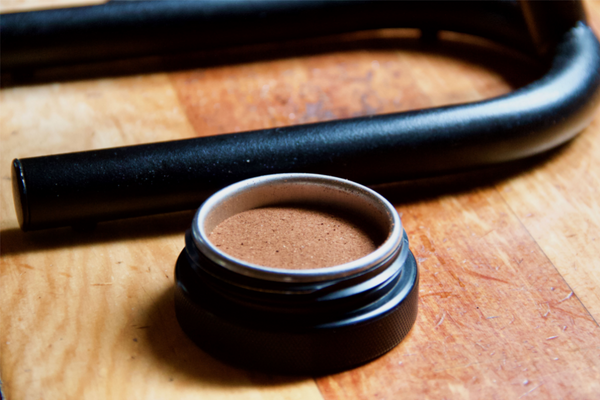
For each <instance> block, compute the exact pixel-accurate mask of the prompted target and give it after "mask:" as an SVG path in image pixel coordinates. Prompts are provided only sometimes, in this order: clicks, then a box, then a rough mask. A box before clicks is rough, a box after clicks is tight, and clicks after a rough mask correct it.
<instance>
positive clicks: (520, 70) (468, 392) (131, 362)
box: [0, 2, 600, 400]
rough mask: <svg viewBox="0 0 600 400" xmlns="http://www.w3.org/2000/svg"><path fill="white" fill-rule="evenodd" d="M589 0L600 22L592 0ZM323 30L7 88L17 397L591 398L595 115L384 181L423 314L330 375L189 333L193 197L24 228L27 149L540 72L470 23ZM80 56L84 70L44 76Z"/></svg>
mask: <svg viewBox="0 0 600 400" xmlns="http://www.w3.org/2000/svg"><path fill="white" fill-rule="evenodd" d="M4 4H8V6H10V3H3V7H4V8H3V9H4V10H6V9H7V6H4ZM32 4H34V5H35V4H38V5H39V4H40V3H30V4H27V5H26V6H27V7H31V6H32ZM587 7H588V11H589V12H590V14H591V17H592V24H593V26H594V27H595V28H597V27H598V21H600V6H599V3H598V2H589V3H587ZM8 9H10V7H9V8H8ZM317 44H318V45H319V46H320V47H319V49H320V51H318V52H312V53H311V52H310V51H305V50H303V49H305V48H306V46H307V44H306V43H303V44H301V45H300V46H299V47H298V49H299V52H300V53H303V54H302V55H301V56H292V55H289V54H288V53H287V52H286V53H285V54H286V56H285V57H282V58H275V59H271V58H268V57H265V59H261V57H256V59H250V60H248V59H246V58H244V61H243V62H239V60H238V62H231V63H227V64H226V65H212V66H206V65H205V66H204V67H201V68H191V67H186V68H185V69H179V70H176V71H172V72H169V73H162V72H148V73H144V74H141V75H139V74H138V75H135V74H133V75H132V74H128V75H123V76H115V77H106V76H101V75H100V76H97V75H95V74H94V73H89V76H87V77H86V71H83V72H82V71H81V70H75V71H74V72H73V71H67V72H66V73H65V72H64V71H60V70H58V71H57V70H53V71H50V72H48V73H47V76H46V82H40V83H35V84H30V85H21V86H18V85H17V86H13V87H7V88H4V89H2V90H1V91H0V101H1V107H0V124H1V125H0V129H1V131H0V135H1V136H0V137H1V143H2V145H1V146H0V155H1V160H0V171H1V174H2V181H1V185H2V186H1V188H2V191H1V194H0V199H1V214H0V216H1V228H0V229H1V231H0V233H1V246H2V247H1V253H2V254H1V257H2V260H1V266H0V268H1V269H0V302H1V311H0V316H1V320H0V324H1V325H0V326H1V327H2V328H1V329H0V373H1V375H0V377H1V380H2V390H3V392H4V394H5V395H6V397H7V398H8V399H21V398H24V399H29V398H35V399H37V398H44V399H54V398H57V399H63V398H77V399H97V398H116V399H119V398H128V399H129V398H198V397H201V398H209V399H226V398H255V399H269V398H287V399H296V398H297V399H327V400H329V399H342V398H419V399H420V398H492V399H493V398H499V399H504V398H544V399H545V398H575V399H586V398H589V399H592V398H595V397H597V394H598V393H600V340H599V334H598V324H597V322H596V321H597V320H598V318H599V317H600V298H599V296H600V295H599V294H598V293H599V291H598V289H597V288H598V287H599V286H600V264H599V261H598V260H600V212H599V211H600V202H599V200H598V199H599V198H600V196H598V188H599V187H600V185H599V183H600V182H599V181H600V148H599V147H600V145H598V143H599V141H600V117H599V118H596V120H595V121H594V122H593V124H592V126H591V127H590V128H588V129H586V130H585V131H584V132H583V133H582V135H581V136H580V137H579V138H577V139H576V140H574V141H573V142H572V143H570V144H568V145H566V146H564V147H563V148H561V149H559V150H557V151H555V152H553V153H551V154H549V155H547V156H544V157H541V158H539V159H536V160H533V161H529V162H526V163H523V164H520V165H518V166H516V167H512V169H510V170H505V169H502V170H500V171H491V172H483V173H473V174H464V175H459V176H455V177H450V178H443V179H431V180H423V181H418V182H412V183H396V184H389V185H382V186H379V187H377V188H376V189H377V190H379V191H380V192H381V193H382V194H384V195H385V196H386V197H388V198H389V199H390V200H391V201H392V202H393V203H394V204H395V205H396V206H397V209H398V211H399V212H400V213H401V215H402V220H403V224H404V227H405V229H406V231H407V233H408V235H409V238H410V242H411V249H412V250H413V252H414V254H415V256H416V258H417V260H418V263H419V268H420V273H421V286H420V302H419V307H420V308H419V316H418V318H417V322H416V325H415V327H414V328H413V330H412V331H411V333H410V334H409V336H408V337H407V338H406V339H405V340H404V342H403V343H402V344H401V345H399V346H398V347H397V348H395V349H394V350H393V351H391V352H390V353H388V354H387V355H385V356H384V357H381V358H379V359H378V360H375V361H373V362H371V363H369V364H367V365H365V366H362V367H360V368H356V369H354V370H351V371H347V372H344V373H340V374H336V375H332V376H326V377H318V378H316V379H315V378H309V377H279V376H270V375H264V374H260V373H256V372H252V371H244V370H239V369H236V368H233V367H230V366H228V365H225V364H223V363H221V362H219V361H217V360H215V359H213V358H211V357H209V356H208V355H206V354H205V353H203V352H202V351H201V350H199V349H197V348H196V347H195V346H194V345H193V344H192V343H191V342H190V341H189V340H188V339H187V338H186V337H185V335H184V334H183V333H182V332H181V330H180V329H179V327H178V325H177V322H176V320H175V316H174V308H173V300H172V296H173V290H172V288H173V268H174V263H175V259H176V257H177V255H178V253H179V252H180V251H181V249H182V247H183V233H184V231H185V229H186V228H187V227H188V226H189V224H190V222H191V218H192V215H193V212H192V211H190V212H182V213H176V214H170V215H161V216H155V217H146V218H137V219H132V220H125V221H116V222H109V223H104V224H99V225H98V227H97V228H96V229H95V230H93V231H87V232H81V231H74V230H72V229H70V228H64V229H55V230H48V231H41V232H33V233H28V234H23V233H21V232H20V231H19V230H18V227H17V222H16V218H15V214H14V208H13V205H12V194H11V185H10V169H9V167H10V161H11V160H12V158H15V157H28V156H36V155H44V154H52V153H61V152H69V151H80V150H88V149H96V148H103V147H110V146H119V145H130V144H137V143H147V142H154V141H160V140H171V139H180V138H189V137H195V136H205V135H213V134H222V133H228V132H237V131H244V130H249V129H257V128H266V127H275V126H285V125H289V124H294V123H306V122H315V121H323V120H330V119H335V118H346V117H352V116H360V115H372V114H377V113H385V112H394V111H404V110H411V109H417V108H422V107H430V106H437V105H442V104H454V103H460V102H465V101H473V100H478V99H482V98H488V97H491V96H495V95H499V94H503V93H506V92H509V91H510V90H512V89H514V88H516V87H519V86H522V85H524V84H526V83H527V82H529V81H531V80H532V79H534V78H535V76H536V71H535V70H534V69H533V67H532V66H531V65H529V64H527V63H526V62H525V61H524V60H523V59H521V58H519V57H518V56H517V55H512V54H506V53H499V52H498V50H497V49H495V48H490V47H489V46H488V45H487V44H485V43H482V42H480V41H477V40H472V39H469V38H465V37H462V36H459V35H449V34H448V35H445V37H444V46H443V47H438V46H436V45H432V44H423V43H420V42H419V41H418V40H416V33H415V32H413V31H395V30H386V31H380V32H376V33H373V34H359V35H347V36H344V37H343V38H341V39H340V38H338V39H335V40H327V41H324V42H323V41H322V42H318V43H317ZM252 51H257V52H259V53H260V52H265V54H266V52H268V51H273V49H267V50H265V49H264V48H258V49H252ZM239 52H241V53H244V52H246V53H247V52H248V50H243V49H242V50H239ZM246 53H244V54H246ZM236 56H239V54H236V53H235V52H234V54H228V55H227V57H232V58H231V59H232V60H233V61H235V60H236ZM194 57H198V58H197V59H198V60H200V63H203V61H202V60H203V58H202V57H203V56H202V55H200V56H194ZM227 57H225V58H226V59H227ZM244 57H245V55H244ZM242 58H243V57H242ZM267 58H268V59H267ZM194 59H196V58H194ZM152 62H153V60H145V61H144V62H143V63H142V64H143V67H145V66H147V64H148V63H149V64H150V65H152ZM132 64H133V68H129V64H127V66H128V68H129V69H127V71H128V72H129V71H130V70H134V71H135V67H136V66H138V65H139V64H136V62H132ZM123 65H124V64H122V63H121V64H118V65H116V66H115V65H111V66H110V67H111V68H112V69H111V71H113V70H117V71H118V70H119V68H122V67H123ZM102 68H104V66H102ZM150 69H151V68H150ZM71 72H73V75H74V76H78V79H76V80H74V79H71V80H69V79H67V80H65V79H62V80H54V79H48V76H50V77H52V76H53V75H52V74H55V75H56V76H57V77H61V76H63V77H64V75H68V74H69V73H71ZM88 72H89V71H88ZM92 72H93V71H92ZM61 74H62V75H61Z"/></svg>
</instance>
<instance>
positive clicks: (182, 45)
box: [0, 0, 533, 72]
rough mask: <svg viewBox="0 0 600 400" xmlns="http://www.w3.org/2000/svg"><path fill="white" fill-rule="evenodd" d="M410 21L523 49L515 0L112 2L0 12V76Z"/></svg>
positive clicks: (526, 42)
mask: <svg viewBox="0 0 600 400" xmlns="http://www.w3.org/2000/svg"><path fill="white" fill-rule="evenodd" d="M390 27H392V28H393V27H412V28H422V29H444V30H451V31H459V32H463V31H464V32H468V33H471V34H474V35H478V36H482V37H487V38H489V39H492V40H495V41H499V42H504V43H506V44H508V45H510V46H513V47H518V48H520V49H522V50H525V51H529V50H531V49H532V48H533V43H532V41H531V40H530V39H529V35H528V32H527V26H526V23H525V20H524V18H523V15H522V13H521V9H520V7H519V6H518V4H517V3H516V2H515V1H506V0H504V1H498V0H496V1H485V2H461V1H458V2H448V1H426V2H423V1H383V2H380V1H374V2H373V1H337V0H319V1H316V0H313V1H311V0H303V1H274V0H253V1H244V0H238V1H234V0H227V1H223V0H201V1H190V0H188V1H169V0H160V1H111V2H108V3H106V4H102V5H96V6H89V7H77V8H65V9H54V10H45V11H36V12H25V13H12V14H4V15H3V16H2V24H1V26H0V36H1V37H2V57H1V60H0V63H1V69H2V71H3V72H11V71H16V72H19V71H23V69H35V68H39V67H44V66H51V65H65V64H72V63H84V62H93V61H103V60H108V59H115V58H123V57H136V56H145V55H150V54H165V53H174V52H182V51H190V50H195V49H196V50H197V49H212V48H220V47H225V46H232V45H243V44H251V43H259V42H272V41H280V40H286V39H296V38H307V37H315V36H322V35H328V34H335V33H343V32H350V31H358V30H366V29H377V28H390Z"/></svg>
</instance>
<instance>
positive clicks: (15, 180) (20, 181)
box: [12, 158, 29, 231]
mask: <svg viewBox="0 0 600 400" xmlns="http://www.w3.org/2000/svg"><path fill="white" fill-rule="evenodd" d="M12 187H13V200H14V202H15V211H16V213H17V221H19V226H20V227H21V230H23V231H27V229H28V226H29V201H28V198H27V185H26V184H25V175H24V173H23V166H22V165H21V161H20V160H19V159H18V158H15V159H14V160H13V163H12Z"/></svg>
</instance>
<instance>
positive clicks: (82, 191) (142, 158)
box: [3, 2, 600, 230]
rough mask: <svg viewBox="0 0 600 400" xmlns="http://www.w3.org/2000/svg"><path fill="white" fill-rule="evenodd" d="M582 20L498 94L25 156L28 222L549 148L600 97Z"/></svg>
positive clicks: (18, 196)
mask: <svg viewBox="0 0 600 400" xmlns="http://www.w3.org/2000/svg"><path fill="white" fill-rule="evenodd" d="M469 3H470V2H469ZM534 20H535V19H534ZM3 22H4V20H3ZM574 24H575V26H574V27H572V28H569V29H567V30H566V31H565V32H564V33H563V34H562V35H561V36H560V40H559V42H558V44H557V45H556V46H554V47H553V49H554V50H553V51H552V53H551V55H552V57H551V60H552V61H551V66H550V68H549V71H548V72H547V74H546V75H545V76H544V77H542V78H541V79H539V80H538V81H536V82H534V83H532V84H530V85H528V86H526V87H524V88H521V89H519V90H517V91H515V92H513V93H511V94H509V95H505V96H501V97H498V98H495V99H491V100H487V101H481V102H476V103H471V104H463V105H458V106H452V107H442V108H435V109H428V110H421V111H414V112H407V113H399V114H389V115H380V116H373V117H365V118H357V119H348V120H339V121H331V122H325V123H318V124H310V125H299V126H290V127H285V128H277V129H267V130H261V131H255V132H246V133H239V134H230V135H222V136H215V137H205V138H198V139H190V140H183V141H174V142H165V143H155V144H147V145H141V146H133V147H122V148H114V149H105V150H96V151H88V152H82V153H71V154H63V155H54V156H46V157H36V158H24V159H17V160H14V162H13V182H14V195H15V205H16V208H17V214H18V215H19V223H20V225H21V227H22V229H23V230H33V229H41V228H48V227H55V226H65V225H72V224H80V223H87V222H96V221H102V220H109V219H116V218H122V217H131V216H137V215H147V214H152V213H160V212H167V211H176V210H182V209H190V208H196V207H198V206H199V205H200V203H201V202H202V201H203V200H204V199H205V198H206V197H207V196H208V195H210V194H211V193H213V192H214V191H216V190H218V189H220V188H222V187H224V186H226V185H228V184H231V183H233V182H236V181H239V180H242V179H246V178H249V177H253V176H257V175H263V174H269V173H283V172H313V173H320V174H327V175H334V176H338V177H343V178H347V179H351V180H355V181H357V182H361V183H364V184H374V183H380V182H390V181H396V180H401V179H407V178H415V177H421V176H427V175H436V174H441V173H445V172H449V171H456V170H461V169H467V168H474V167H479V166H484V165H488V164H493V163H500V162H505V161H511V160H515V159H518V158H522V157H527V156H531V155H534V154H537V153H541V152H544V151H546V150H549V149H551V148H553V147H556V146H558V145H560V144H562V143H564V142H566V141H568V140H570V139H571V138H573V137H574V136H575V135H576V134H577V133H578V132H580V131H581V130H582V129H583V128H585V126H587V125H588V124H589V123H590V121H591V119H592V117H593V115H594V111H595V109H596V107H597V105H598V103H599V102H600V44H599V43H598V40H597V39H596V37H595V35H594V33H593V32H592V31H591V29H590V28H589V27H588V26H587V25H586V24H585V23H584V22H581V21H580V22H575V23H574ZM3 43H4V42H3Z"/></svg>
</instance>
